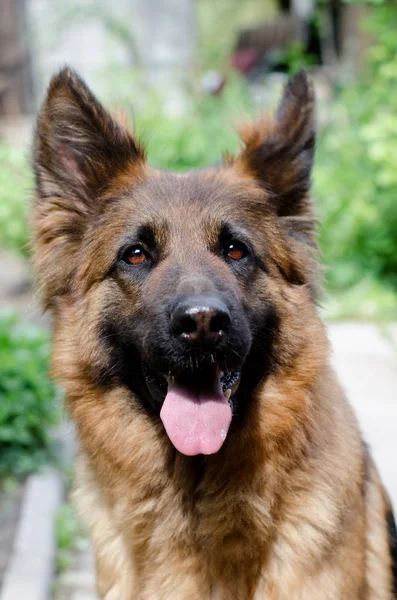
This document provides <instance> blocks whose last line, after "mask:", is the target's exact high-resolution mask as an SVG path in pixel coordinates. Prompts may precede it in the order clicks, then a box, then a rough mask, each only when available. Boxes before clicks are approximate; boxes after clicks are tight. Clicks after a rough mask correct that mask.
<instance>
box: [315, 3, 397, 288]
mask: <svg viewBox="0 0 397 600" xmlns="http://www.w3.org/2000/svg"><path fill="white" fill-rule="evenodd" d="M366 26H367V27H368V28H369V29H370V30H371V32H372V34H373V36H374V37H375V40H376V43H375V44H374V45H373V47H372V48H371V50H370V53H369V56H368V61H369V64H368V72H367V74H366V76H364V77H362V78H361V79H360V80H359V81H357V82H355V83H353V84H350V85H347V86H345V87H343V88H342V89H341V90H340V92H339V94H338V97H337V100H336V103H335V105H334V107H333V113H332V120H331V124H330V126H329V128H328V130H327V131H325V132H323V134H322V135H321V136H320V140H319V146H318V154H317V161H316V169H315V174H314V183H315V193H316V195H317V197H318V200H319V210H320V221H321V223H322V225H321V229H320V242H321V247H322V251H323V254H324V259H325V262H326V263H327V264H328V265H330V266H331V269H330V272H329V275H328V282H329V285H330V286H331V287H333V288H335V289H346V288H349V287H350V286H352V285H355V284H357V283H358V282H359V281H360V280H362V279H363V278H365V277H366V278H373V279H375V280H376V279H377V280H379V281H382V282H384V283H386V284H387V285H388V286H390V287H393V288H394V289H395V288H397V235H396V232H397V201H396V198H397V151H396V149H397V96H396V95H395V94H394V93H393V90H394V88H395V87H396V85H397V61H396V55H397V36H396V35H395V34H394V32H395V29H396V27H397V6H396V5H395V4H392V3H391V4H388V5H384V6H379V7H377V8H375V7H374V8H373V9H372V12H371V15H370V18H369V19H368V20H367V23H366Z"/></svg>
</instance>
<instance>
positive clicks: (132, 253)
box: [123, 245, 149, 265]
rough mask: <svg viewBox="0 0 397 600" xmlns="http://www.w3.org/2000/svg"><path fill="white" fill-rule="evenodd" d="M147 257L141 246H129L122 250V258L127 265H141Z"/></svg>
mask: <svg viewBox="0 0 397 600" xmlns="http://www.w3.org/2000/svg"><path fill="white" fill-rule="evenodd" d="M148 259H149V256H148V254H147V252H146V251H145V250H144V248H142V246H139V245H136V246H130V247H129V248H128V250H126V251H125V252H124V255H123V260H124V262H126V263H128V264H129V265H141V264H143V263H144V262H146V261H147V260H148Z"/></svg>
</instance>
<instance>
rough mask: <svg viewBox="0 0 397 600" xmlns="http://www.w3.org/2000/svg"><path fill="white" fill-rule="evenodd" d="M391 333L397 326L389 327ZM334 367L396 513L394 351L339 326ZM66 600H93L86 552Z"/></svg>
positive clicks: (370, 332) (352, 327) (364, 329)
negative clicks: (354, 411) (68, 599)
mask: <svg viewBox="0 0 397 600" xmlns="http://www.w3.org/2000/svg"><path fill="white" fill-rule="evenodd" d="M390 332H391V334H393V333H394V332H396V333H397V327H396V328H394V327H392V328H390ZM329 338H330V340H331V343H332V347H333V357H332V360H333V363H334V365H335V367H336V370H337V373H338V375H339V378H340V380H341V382H342V384H343V386H344V388H345V390H346V392H347V395H348V397H349V399H350V402H351V403H352V404H353V406H354V408H355V410H356V413H357V415H358V418H359V422H360V425H361V429H362V432H363V436H364V438H365V440H366V441H367V442H368V443H369V445H370V447H371V450H372V453H373V455H374V457H375V460H376V462H377V464H378V468H379V470H380V472H381V476H382V478H383V481H384V483H385V485H386V487H387V489H388V491H389V493H390V495H391V498H392V501H393V504H394V507H395V509H397V466H396V460H397V353H396V350H395V348H393V346H392V345H391V344H390V343H389V342H388V341H387V339H386V338H385V337H383V336H382V335H381V334H380V332H379V330H378V328H377V327H376V326H374V325H371V324H361V323H360V324H359V323H343V324H337V325H332V326H330V327H329ZM64 577H65V578H66V579H67V580H68V581H69V582H70V584H71V586H70V588H69V589H70V595H68V598H70V600H96V598H97V597H96V596H95V593H94V584H93V581H94V574H93V562H92V559H91V557H90V552H89V550H86V551H85V553H83V554H82V555H81V556H80V560H79V561H78V563H77V565H76V567H75V570H74V571H73V572H70V573H68V574H65V576H64Z"/></svg>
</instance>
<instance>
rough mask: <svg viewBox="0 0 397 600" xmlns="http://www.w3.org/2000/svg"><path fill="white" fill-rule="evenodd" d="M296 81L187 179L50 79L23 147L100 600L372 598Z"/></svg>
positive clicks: (367, 485)
mask: <svg viewBox="0 0 397 600" xmlns="http://www.w3.org/2000/svg"><path fill="white" fill-rule="evenodd" d="M313 108H314V99H313V92H312V89H311V86H310V84H309V82H308V79H307V76H306V74H305V73H304V72H302V73H300V74H298V75H297V76H295V77H294V78H293V79H292V80H291V81H290V82H289V83H288V84H287V85H286V88H285V90H284V93H283V97H282V100H281V102H280V105H279V108H278V110H277V111H276V113H275V115H274V116H272V117H268V118H263V119H261V120H260V121H259V122H258V123H256V124H250V125H248V126H245V127H244V128H243V131H242V133H241V138H242V149H241V152H240V154H239V155H238V156H236V157H231V156H227V157H226V158H225V160H224V162H223V164H222V165H221V166H217V167H214V168H209V169H207V170H203V171H197V172H191V173H187V174H174V173H170V172H165V171H159V170H155V169H153V168H151V167H150V166H149V165H148V164H147V162H146V160H145V153H144V150H143V148H142V147H141V146H140V145H139V144H138V143H137V141H136V140H135V139H134V136H133V134H131V133H129V131H128V130H127V128H126V127H124V126H122V125H121V124H119V123H118V122H117V121H116V120H115V119H114V118H113V117H112V116H111V115H110V114H109V113H108V112H106V110H105V109H104V108H103V107H102V106H101V104H100V103H99V102H98V101H97V100H96V98H95V97H94V96H93V95H92V93H91V92H90V91H89V89H88V88H87V87H86V85H85V84H84V82H83V81H82V80H81V79H80V78H79V77H78V75H76V73H74V72H73V71H71V70H69V69H64V70H63V71H62V72H61V73H59V74H58V75H57V76H55V77H54V78H53V80H52V81H51V84H50V86H49V90H48V95H47V98H46V100H45V102H44V105H43V108H42V110H41V113H40V115H39V118H38V122H37V129H36V134H35V142H34V165H35V173H36V185H37V195H36V200H35V205H34V212H33V225H34V251H35V264H36V268H37V273H38V279H39V283H40V288H41V294H42V298H43V302H44V306H45V307H46V308H47V309H50V310H51V312H52V314H53V323H54V353H53V354H54V356H53V362H54V372H55V375H56V377H58V378H59V379H60V380H61V381H62V383H63V385H64V387H65V390H66V396H67V403H68V407H69V410H70V413H71V415H72V418H73V419H74V421H75V423H76V425H77V430H78V436H79V444H80V451H79V459H78V466H77V475H76V479H77V485H76V487H77V492H76V498H77V502H78V504H79V506H80V510H81V512H82V514H84V515H85V518H86V520H87V522H88V524H89V526H90V529H91V534H92V540H93V546H94V552H95V558H96V569H97V586H98V592H99V595H100V597H101V598H104V599H106V600H210V599H211V600H233V599H234V600H298V599H300V600H375V599H376V600H390V599H392V598H395V597H396V563H395V562H394V566H393V555H394V558H395V555H396V538H395V528H394V521H393V517H392V511H391V506H390V503H389V501H388V499H387V496H386V494H385V491H384V489H383V487H382V484H381V482H380V480H379V477H378V474H377V471H376V468H375V466H374V464H373V462H372V460H371V458H370V456H369V454H368V451H367V449H366V447H365V445H364V444H363V441H362V439H361V436H360V432H359V428H358V426H357V421H356V418H355V416H354V414H353V412H352V409H351V407H350V406H349V404H348V402H347V401H346V399H345V396H344V393H343V391H342V390H341V388H340V386H339V384H338V382H337V379H336V377H335V374H334V372H333V370H332V368H331V366H330V360H329V345H328V342H327V337H326V333H325V330H324V326H323V324H322V322H321V320H320V318H319V315H318V310H317V306H316V296H317V279H318V278H317V268H316V265H317V263H316V242H315V217H314V214H313V208H312V202H311V199H310V173H311V167H312V162H313V155H314V145H315V132H314V116H313Z"/></svg>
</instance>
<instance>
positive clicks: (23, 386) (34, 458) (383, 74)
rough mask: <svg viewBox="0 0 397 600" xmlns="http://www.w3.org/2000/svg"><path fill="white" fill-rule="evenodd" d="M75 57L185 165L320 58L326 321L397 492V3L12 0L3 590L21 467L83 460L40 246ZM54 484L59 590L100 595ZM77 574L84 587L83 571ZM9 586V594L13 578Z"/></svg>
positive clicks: (173, 161) (7, 63)
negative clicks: (58, 373)
mask: <svg viewBox="0 0 397 600" xmlns="http://www.w3.org/2000/svg"><path fill="white" fill-rule="evenodd" d="M65 64H68V65H70V66H72V67H73V68H75V69H76V70H77V71H78V72H79V73H80V74H81V75H82V76H83V77H84V78H85V79H86V81H87V83H88V84H89V85H90V87H91V88H92V89H93V91H94V92H95V94H96V95H97V96H98V97H99V98H100V99H101V100H102V101H103V103H104V104H105V105H106V106H107V107H108V108H110V109H115V110H119V109H123V110H124V111H125V112H126V113H127V114H128V115H129V117H130V120H131V122H132V123H133V126H134V128H135V131H136V132H137V134H138V136H139V137H140V138H141V139H142V140H143V141H144V142H145V143H146V144H147V147H148V156H149V161H150V162H151V163H152V164H153V165H154V166H157V167H161V168H165V169H173V170H179V171H184V170H186V169H191V168H200V167H203V166H206V165H211V164H213V163H215V162H217V161H219V160H220V159H221V157H222V154H223V153H225V152H234V151H236V150H237V149H238V147H239V146H238V139H237V137H236V134H235V128H236V125H237V124H238V122H239V120H240V121H241V120H244V119H246V117H247V116H255V115H257V114H260V113H261V112H263V111H264V110H272V109H273V108H274V106H275V105H276V103H277V100H278V98H279V94H280V91H281V88H282V86H283V84H284V83H285V81H286V80H287V78H288V76H289V75H291V74H294V73H295V72H297V71H298V70H299V69H300V68H301V67H305V68H307V69H308V71H309V73H310V75H311V77H312V79H313V82H314V86H315V89H316V94H317V100H318V103H317V112H318V114H317V121H318V129H319V136H318V145H317V157H316V165H315V169H314V175H313V187H314V196H315V198H316V200H317V207H318V208H317V210H318V217H319V227H318V236H319V244H320V250H321V261H322V262H323V264H324V294H323V298H322V301H321V311H322V313H323V316H324V318H325V319H326V320H327V321H328V322H329V323H330V324H331V325H330V337H331V341H332V342H333V344H334V349H335V359H334V360H335V362H336V365H337V368H338V372H339V374H340V377H341V378H342V380H343V383H344V384H345V386H346V387H347V389H348V391H349V393H350V395H351V397H352V401H353V404H356V403H357V410H358V411H359V412H360V411H361V412H360V420H361V424H362V427H363V430H364V432H365V433H366V435H367V437H368V438H369V439H370V441H371V443H373V445H374V447H375V454H376V453H378V454H377V456H378V460H379V461H380V462H381V471H382V473H383V474H384V477H385V478H386V480H387V485H388V487H389V489H391V490H392V494H395V495H394V496H393V497H394V498H397V494H396V493H395V491H394V490H395V488H393V486H394V481H395V472H394V466H391V464H390V460H389V459H388V458H387V457H388V456H390V452H392V451H393V452H394V455H395V454H396V451H397V448H396V446H392V445H391V444H392V443H394V442H392V439H393V440H394V437H395V433H394V432H395V429H396V424H397V410H396V405H395V401H394V397H395V392H396V389H397V371H396V368H395V354H394V353H395V351H396V348H397V327H396V325H395V322H397V303H396V298H397V94H396V89H397V3H396V2H395V1H394V0H372V2H370V1H368V2H362V1H360V0H355V1H354V0H350V1H348V0H244V1H242V0H167V2H164V1H162V0H112V1H111V2H110V1H106V0H65V1H64V2H54V1H51V0H0V310H1V312H0V586H1V583H3V584H4V585H3V594H5V593H6V592H4V589H5V587H4V586H6V587H7V586H9V585H10V584H9V580H10V579H12V577H13V574H12V573H11V575H10V569H11V571H12V568H13V558H12V557H13V556H14V554H15V545H16V539H17V537H18V535H19V534H18V531H19V527H20V519H21V514H23V505H24V502H25V498H26V486H27V485H28V483H27V482H31V481H32V480H31V478H28V479H26V477H27V476H29V475H30V474H32V473H36V472H39V473H42V472H43V471H42V469H43V467H44V466H45V465H48V464H50V465H52V469H53V471H51V473H53V474H54V473H55V475H54V477H55V480H56V481H58V482H59V481H60V479H59V473H66V475H67V476H68V475H69V473H70V472H71V470H72V469H71V467H70V461H68V460H67V458H66V459H65V456H66V457H68V456H70V455H71V454H73V450H71V449H70V443H69V437H70V436H69V433H68V432H66V434H65V431H64V428H63V429H62V428H60V423H61V422H62V421H64V420H65V419H64V415H63V412H62V408H61V405H62V400H61V396H62V393H61V392H60V391H59V390H58V389H57V388H56V387H55V386H54V385H53V384H52V383H51V381H50V379H49V377H48V361H49V354H50V342H49V327H48V323H47V321H46V319H45V318H44V317H43V316H42V315H41V313H40V310H39V308H38V304H37V302H36V300H35V297H34V293H33V291H32V281H33V277H32V273H31V267H30V265H29V248H28V241H29V227H28V214H29V203H30V200H31V196H32V187H33V181H32V173H31V169H30V144H31V136H32V128H33V124H34V118H35V114H36V113H37V110H38V108H39V107H40V104H41V102H42V100H43V97H44V94H45V90H46V86H47V85H48V82H49V79H50V77H51V75H52V74H53V73H54V72H56V71H57V70H59V69H60V68H61V67H62V66H64V65H65ZM346 321H348V323H346ZM371 369H372V370H371ZM374 382H375V384H376V385H375V387H374ZM379 382H381V383H379ZM371 386H372V387H371ZM364 396H365V397H366V398H367V401H366V402H367V403H366V404H365V402H364V405H365V407H366V408H365V409H364V410H363V401H362V398H363V397H364ZM376 419H378V420H376ZM382 419H383V420H382ZM65 439H66V441H65ZM48 472H49V471H48V470H47V471H46V473H47V474H48ZM34 477H36V476H34ZM37 477H39V476H37ZM61 479H62V478H61ZM66 479H67V477H66ZM34 481H39V480H36V479H34ZM29 485H30V483H29ZM57 485H58V484H55V488H56V489H58V492H57V493H58V496H57V497H58V499H59V502H58V501H54V505H53V508H52V509H51V510H52V511H53V512H52V513H51V515H53V526H51V527H52V528H51V527H50V530H49V532H47V534H48V535H47V537H48V538H50V537H51V536H52V538H53V539H54V540H55V545H54V548H55V550H54V551H53V554H54V557H55V558H54V560H55V563H56V564H55V571H56V573H55V576H54V574H53V572H51V574H50V575H48V574H47V578H48V577H50V579H51V584H50V588H51V590H52V591H51V594H53V597H54V598H56V599H57V600H61V599H62V598H65V599H66V598H71V599H75V598H77V597H78V598H81V599H83V597H84V598H87V599H88V598H93V597H94V596H92V595H90V594H91V588H92V582H91V579H92V568H91V562H90V560H91V559H90V556H89V552H88V551H87V543H88V542H87V540H86V536H85V535H84V533H83V532H82V531H81V528H80V525H79V523H78V522H77V519H76V517H75V515H74V512H73V509H72V508H71V506H70V504H69V503H68V502H67V501H66V502H65V503H63V504H62V503H61V502H62V500H63V497H64V492H63V491H59V489H61V488H62V486H63V484H59V485H60V486H61V488H57ZM67 487H68V485H67V484H66V488H67ZM43 489H44V488H43ZM39 496H40V497H41V498H43V497H44V496H45V493H44V492H42V493H41V495H40V494H39ZM21 506H22V509H21ZM48 510H50V509H48ZM48 518H49V519H50V517H48ZM43 543H44V542H43ZM13 553H14V554H13ZM10 557H11V558H10ZM14 558H15V556H14ZM14 562H15V561H14ZM81 565H83V566H82V567H81ZM80 567H81V568H80ZM7 569H8V571H7ZM36 571H37V569H36ZM7 573H8V575H7ZM76 573H77V574H76ZM36 575H37V573H36ZM7 577H8V579H7ZM84 577H85V578H86V579H84ZM79 578H80V579H81V580H82V581H83V583H82V585H81V586H80V588H81V589H80V588H79V589H77V587H78V585H77V587H76V584H75V583H73V582H76V581H79ZM6 579H7V581H8V583H7V585H6V584H5V583H4V581H5V580H6ZM65 582H66V583H65ZM29 585H30V586H32V585H33V584H32V583H30V584H29ZM7 589H8V587H7ZM31 589H33V588H32V587H31ZM79 593H80V596H76V594H79ZM84 593H86V596H84ZM81 594H83V595H81ZM18 597H20V598H22V597H23V598H26V599H27V600H28V599H29V598H36V596H31V595H29V594H27V595H26V596H22V595H20V596H18ZM0 598H1V600H5V599H7V600H9V598H10V599H11V596H10V597H9V596H4V599H3V596H1V592H0ZM40 598H41V596H40Z"/></svg>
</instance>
